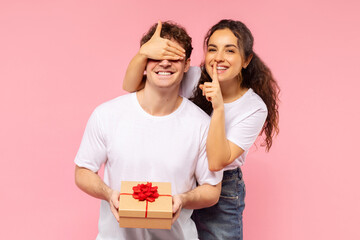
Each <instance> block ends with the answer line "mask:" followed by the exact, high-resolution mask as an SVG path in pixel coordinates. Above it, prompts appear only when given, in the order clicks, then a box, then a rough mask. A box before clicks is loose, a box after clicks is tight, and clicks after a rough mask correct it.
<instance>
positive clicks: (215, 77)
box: [212, 62, 219, 82]
mask: <svg viewBox="0 0 360 240" xmlns="http://www.w3.org/2000/svg"><path fill="white" fill-rule="evenodd" d="M216 67H217V63H216V62H214V64H213V69H212V73H213V74H212V82H219V80H218V74H217V69H216Z"/></svg>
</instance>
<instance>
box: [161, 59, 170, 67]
mask: <svg viewBox="0 0 360 240" xmlns="http://www.w3.org/2000/svg"><path fill="white" fill-rule="evenodd" d="M159 65H160V66H162V67H168V66H170V65H171V62H170V61H169V60H161V61H160V63H159Z"/></svg>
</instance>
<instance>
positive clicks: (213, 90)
mask: <svg viewBox="0 0 360 240" xmlns="http://www.w3.org/2000/svg"><path fill="white" fill-rule="evenodd" d="M216 66H217V63H216V62H215V63H214V64H213V68H212V71H213V74H212V82H205V83H204V84H200V86H199V87H200V88H201V90H202V91H203V96H205V97H206V99H207V100H208V101H210V102H211V103H212V107H213V109H214V111H215V110H217V109H219V108H223V107H224V100H223V97H222V94H221V88H220V84H219V79H218V75H217V69H216Z"/></svg>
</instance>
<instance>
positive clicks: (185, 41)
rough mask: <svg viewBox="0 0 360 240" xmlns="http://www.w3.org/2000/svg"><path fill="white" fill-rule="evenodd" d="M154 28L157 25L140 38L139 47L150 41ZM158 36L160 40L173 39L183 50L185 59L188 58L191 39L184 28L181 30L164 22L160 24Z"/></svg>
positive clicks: (190, 50) (177, 25)
mask: <svg viewBox="0 0 360 240" xmlns="http://www.w3.org/2000/svg"><path fill="white" fill-rule="evenodd" d="M156 27H157V23H155V24H154V25H153V26H152V27H151V28H150V29H149V31H148V32H147V33H146V34H145V35H144V36H143V37H142V38H141V41H140V46H142V45H143V44H145V43H146V42H147V41H149V40H150V38H151V37H152V36H153V35H154V32H155V30H156ZM160 36H161V37H162V38H167V39H170V40H171V39H174V40H175V41H176V42H178V43H179V44H180V45H181V46H182V47H183V48H184V49H185V53H186V59H188V58H189V57H190V55H191V52H192V49H193V48H192V45H191V37H190V36H189V34H188V33H187V32H186V30H185V28H183V27H182V26H180V25H179V24H177V23H174V22H170V21H166V22H163V23H162V28H161V33H160Z"/></svg>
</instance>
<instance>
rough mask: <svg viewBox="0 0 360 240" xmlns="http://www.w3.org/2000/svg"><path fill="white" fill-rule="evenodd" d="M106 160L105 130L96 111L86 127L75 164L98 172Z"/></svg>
mask: <svg viewBox="0 0 360 240" xmlns="http://www.w3.org/2000/svg"><path fill="white" fill-rule="evenodd" d="M106 160H107V154H106V145H105V140H104V134H103V128H102V125H101V121H100V119H99V116H98V113H97V111H96V109H95V111H94V112H93V113H92V115H91V117H90V119H89V120H88V123H87V125H86V128H85V132H84V136H83V138H82V140H81V144H80V148H79V150H78V153H77V155H76V157H75V164H76V165H78V166H79V167H84V168H87V169H90V170H91V171H93V172H97V171H98V170H99V169H100V167H101V165H102V164H103V163H105V161H106Z"/></svg>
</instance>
